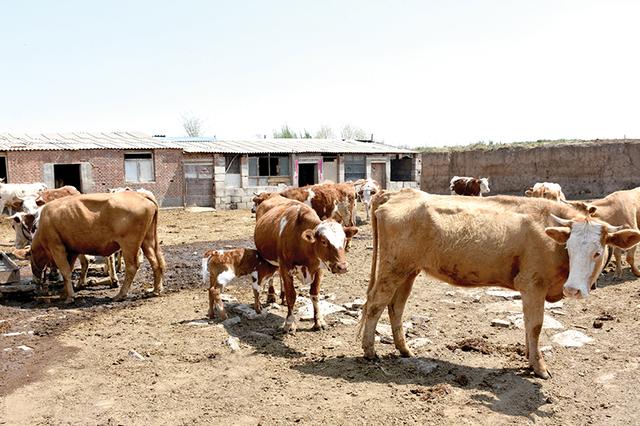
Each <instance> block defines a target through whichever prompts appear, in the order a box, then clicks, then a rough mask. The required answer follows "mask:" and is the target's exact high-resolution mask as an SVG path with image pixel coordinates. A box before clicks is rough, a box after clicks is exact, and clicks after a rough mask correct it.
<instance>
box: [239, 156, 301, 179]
mask: <svg viewBox="0 0 640 426" xmlns="http://www.w3.org/2000/svg"><path fill="white" fill-rule="evenodd" d="M290 176H291V167H290V160H289V156H288V155H276V154H252V155H249V186H266V185H277V184H279V183H285V184H289V182H290Z"/></svg>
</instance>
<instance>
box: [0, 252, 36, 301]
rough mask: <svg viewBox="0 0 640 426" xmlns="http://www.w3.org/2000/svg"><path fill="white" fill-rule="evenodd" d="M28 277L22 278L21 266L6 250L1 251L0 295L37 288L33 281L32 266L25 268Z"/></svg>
mask: <svg viewBox="0 0 640 426" xmlns="http://www.w3.org/2000/svg"><path fill="white" fill-rule="evenodd" d="M24 269H25V270H28V271H26V272H27V274H26V275H29V276H28V277H25V279H23V280H21V279H20V267H19V266H18V265H16V264H15V263H14V261H13V260H11V258H9V256H7V254H6V253H5V252H0V296H1V295H3V294H5V293H22V292H31V291H35V290H36V286H35V284H32V283H31V276H30V272H31V271H30V270H29V269H30V268H29V267H26V268H24Z"/></svg>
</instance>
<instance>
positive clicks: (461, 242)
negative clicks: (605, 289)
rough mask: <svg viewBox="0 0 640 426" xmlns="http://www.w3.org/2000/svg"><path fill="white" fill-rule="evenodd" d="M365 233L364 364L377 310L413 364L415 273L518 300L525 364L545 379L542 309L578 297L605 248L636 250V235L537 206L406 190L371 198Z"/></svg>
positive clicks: (572, 211) (538, 202) (557, 206)
mask: <svg viewBox="0 0 640 426" xmlns="http://www.w3.org/2000/svg"><path fill="white" fill-rule="evenodd" d="M557 225H560V226H557ZM372 231H373V255H372V256H373V257H372V261H371V276H370V282H369V287H368V290H367V301H366V303H365V306H364V308H363V315H362V319H361V321H360V324H359V330H358V333H359V335H362V348H363V350H364V356H365V358H368V359H371V358H375V357H376V353H375V349H374V337H375V336H374V335H375V329H376V324H377V322H378V319H379V318H380V315H381V314H382V311H383V310H384V308H385V307H388V311H389V318H390V320H391V329H392V332H393V340H394V343H395V347H396V348H397V349H398V350H399V351H400V354H401V355H402V356H404V357H410V356H412V355H413V354H412V352H411V350H410V349H409V347H408V346H407V344H406V342H405V339H404V331H403V327H402V314H403V311H404V308H405V304H406V301H407V298H408V296H409V293H410V292H411V288H412V286H413V281H414V280H415V278H416V276H417V275H418V274H419V273H420V272H425V273H427V274H428V275H430V276H432V277H434V278H436V279H438V280H442V281H444V282H447V283H449V284H453V285H457V286H463V287H477V286H501V287H506V288H509V289H512V290H518V291H520V292H521V294H522V305H523V312H524V323H525V337H526V339H525V342H526V346H525V347H526V354H527V355H526V356H527V358H528V361H529V366H530V367H532V368H533V371H534V372H535V374H536V375H538V376H540V377H542V378H549V377H550V375H549V371H548V369H547V366H546V363H545V361H544V359H543V357H542V352H541V351H540V349H539V346H538V338H539V335H540V330H541V329H542V321H543V317H544V302H545V300H547V301H549V302H554V301H558V300H560V299H561V298H562V297H563V295H564V296H566V297H570V298H586V297H587V296H588V295H589V289H590V286H591V284H592V283H593V282H594V281H595V280H596V279H597V277H598V274H599V273H600V271H601V270H602V268H603V267H604V260H605V259H604V257H605V256H604V251H605V245H606V244H610V245H614V246H616V247H619V248H622V249H624V248H628V247H630V246H632V245H634V244H636V243H637V242H638V241H640V232H638V231H637V230H620V227H613V226H611V225H609V224H607V223H606V222H603V221H600V220H598V219H595V218H592V217H590V216H583V215H582V214H581V212H580V211H579V210H578V209H576V208H573V207H571V206H568V205H566V204H562V203H557V202H552V201H550V200H546V199H541V198H524V197H511V196H496V197H489V198H472V197H450V196H446V195H445V196H443V195H430V194H427V193H424V192H422V191H418V190H414V189H403V190H401V191H400V192H396V193H387V192H385V191H382V192H381V193H379V194H378V195H377V196H376V197H374V200H373V205H372ZM399 242H401V243H399ZM363 331H364V332H363ZM362 332H363V333H362Z"/></svg>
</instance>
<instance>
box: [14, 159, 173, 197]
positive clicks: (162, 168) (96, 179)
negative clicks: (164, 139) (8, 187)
mask: <svg viewBox="0 0 640 426" xmlns="http://www.w3.org/2000/svg"><path fill="white" fill-rule="evenodd" d="M125 152H126V151H124V150H108V149H104V150H103V149H98V150H81V151H9V152H7V153H6V155H7V171H8V181H9V182H11V183H30V182H42V181H43V180H44V164H45V163H56V164H64V163H85V162H86V163H90V164H91V165H92V173H91V175H92V179H93V187H92V188H89V189H90V191H88V192H106V191H107V190H108V189H109V188H116V187H120V186H129V187H131V188H134V189H135V188H140V187H144V188H146V189H148V190H150V191H151V192H153V193H154V194H155V195H156V197H157V198H158V201H159V202H160V205H161V206H164V207H171V206H182V205H183V191H184V179H183V178H184V172H183V169H182V151H181V150H179V149H157V150H154V151H153V156H154V160H155V161H154V166H155V182H149V183H144V184H134V183H127V182H125V179H124V153H125Z"/></svg>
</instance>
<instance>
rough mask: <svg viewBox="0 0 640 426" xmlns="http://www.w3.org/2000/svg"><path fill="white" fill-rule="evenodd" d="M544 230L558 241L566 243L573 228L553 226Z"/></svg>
mask: <svg viewBox="0 0 640 426" xmlns="http://www.w3.org/2000/svg"><path fill="white" fill-rule="evenodd" d="M544 232H545V233H546V234H547V235H548V236H549V237H551V238H552V239H553V240H554V241H555V242H556V243H558V244H564V243H566V242H567V240H568V239H569V236H570V235H571V228H569V227H568V226H552V227H549V228H545V230H544Z"/></svg>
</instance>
